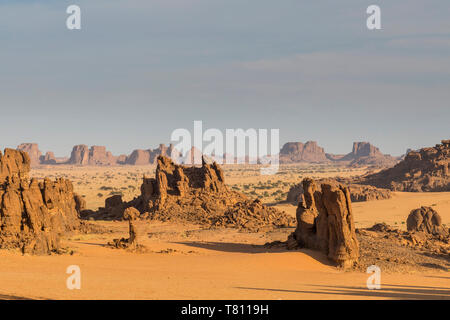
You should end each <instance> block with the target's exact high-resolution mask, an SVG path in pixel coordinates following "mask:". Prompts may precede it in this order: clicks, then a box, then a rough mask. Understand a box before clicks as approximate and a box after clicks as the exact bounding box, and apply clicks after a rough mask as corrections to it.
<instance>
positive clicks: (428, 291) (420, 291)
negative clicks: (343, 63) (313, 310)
mask: <svg viewBox="0 0 450 320" xmlns="http://www.w3.org/2000/svg"><path fill="white" fill-rule="evenodd" d="M308 286H311V287H316V288H320V289H317V290H287V289H274V288H249V287H236V288H237V289H241V290H261V291H275V292H291V293H306V294H311V299H314V298H315V297H314V295H315V294H320V295H324V294H325V295H333V296H336V295H342V296H350V297H353V298H356V297H359V298H362V299H364V298H383V299H420V300H450V289H449V288H443V287H425V286H408V285H393V284H392V285H390V284H382V286H381V289H380V290H369V289H367V288H364V287H347V286H324V285H308Z"/></svg>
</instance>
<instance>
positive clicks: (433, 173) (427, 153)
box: [361, 140, 450, 192]
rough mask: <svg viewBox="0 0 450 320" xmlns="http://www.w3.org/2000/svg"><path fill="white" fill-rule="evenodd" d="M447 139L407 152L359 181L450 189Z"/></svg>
mask: <svg viewBox="0 0 450 320" xmlns="http://www.w3.org/2000/svg"><path fill="white" fill-rule="evenodd" d="M449 166H450V140H442V143H441V144H437V145H436V146H435V147H431V148H423V149H420V150H419V151H410V152H409V153H408V154H407V155H406V157H405V159H404V160H402V161H401V162H399V163H398V164H396V165H395V166H394V167H393V168H389V169H386V170H383V171H380V172H378V173H375V174H371V175H368V176H366V177H363V178H362V181H361V182H362V183H365V184H369V185H373V186H375V187H379V188H387V189H390V190H393V191H408V192H422V191H435V192H438V191H450V174H449V172H450V170H449Z"/></svg>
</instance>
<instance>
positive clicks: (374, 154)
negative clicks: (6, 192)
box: [17, 141, 401, 167]
mask: <svg viewBox="0 0 450 320" xmlns="http://www.w3.org/2000/svg"><path fill="white" fill-rule="evenodd" d="M17 150H20V151H24V152H26V153H27V154H28V155H29V157H30V161H31V166H32V167H36V166H39V165H56V164H68V165H77V166H113V165H138V166H145V165H156V162H157V158H158V157H159V156H165V157H169V158H171V159H174V160H176V162H177V163H178V164H195V160H196V159H197V160H196V161H197V162H198V163H197V164H200V162H201V160H200V159H202V157H205V158H206V159H207V162H213V161H216V162H219V163H223V164H232V163H245V164H249V163H255V164H256V163H258V164H264V163H267V161H266V160H267V159H265V158H264V157H262V158H250V157H249V156H244V157H242V158H239V157H237V156H235V155H231V154H225V155H211V156H206V155H204V154H202V152H201V150H199V149H198V148H196V147H192V148H191V150H189V151H188V152H186V153H185V154H183V155H182V154H181V153H180V151H178V150H176V149H175V147H174V146H173V145H172V144H170V145H169V146H167V145H165V144H160V145H159V146H158V147H157V148H155V149H136V150H133V152H131V154H130V155H120V156H114V155H113V154H112V153H111V152H109V151H108V150H107V149H106V147H105V146H91V147H89V146H87V145H85V144H80V145H76V146H74V147H73V149H72V152H71V154H70V157H68V158H57V157H55V155H54V153H53V152H51V151H48V152H47V153H45V155H42V152H41V151H40V150H39V147H38V145H37V144H36V143H23V144H21V145H19V146H18V147H17ZM279 157H280V159H279V160H280V163H281V164H289V163H340V164H342V165H349V166H369V167H392V166H394V165H395V164H396V163H398V161H399V160H400V159H401V158H395V157H392V156H390V155H385V154H383V153H382V152H381V151H380V150H379V149H378V148H377V147H375V146H373V145H371V144H370V143H369V142H354V143H353V149H352V152H350V153H348V154H342V155H336V154H331V153H326V152H325V150H324V148H322V147H320V146H319V145H318V144H317V142H316V141H307V142H306V143H302V142H288V143H286V144H284V145H283V147H282V148H281V150H280V153H279Z"/></svg>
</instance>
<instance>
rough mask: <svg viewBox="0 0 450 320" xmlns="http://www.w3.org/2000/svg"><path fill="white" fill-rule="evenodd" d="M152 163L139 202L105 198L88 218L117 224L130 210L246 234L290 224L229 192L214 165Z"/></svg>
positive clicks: (274, 212)
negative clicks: (152, 172) (151, 175)
mask: <svg viewBox="0 0 450 320" xmlns="http://www.w3.org/2000/svg"><path fill="white" fill-rule="evenodd" d="M157 162H158V166H157V168H156V174H155V178H147V177H144V179H143V183H142V186H141V195H140V196H139V197H137V198H135V199H134V200H132V201H130V202H122V199H121V198H120V199H119V198H118V197H116V198H109V199H107V200H106V203H105V208H101V209H100V210H99V212H97V213H96V214H94V215H92V217H94V218H97V219H109V220H110V219H122V218H123V213H124V210H125V209H126V208H129V207H135V208H136V209H138V210H139V212H140V213H141V214H140V218H141V219H152V220H159V221H183V222H190V223H194V224H205V225H211V224H215V225H217V226H226V227H236V228H242V229H247V230H250V231H252V230H255V229H258V228H260V227H261V226H262V224H264V225H267V226H268V227H281V226H287V225H294V223H295V220H294V219H293V218H290V217H287V216H286V215H285V214H283V213H282V212H279V211H278V210H276V209H272V208H268V207H267V206H265V205H263V204H261V203H260V202H258V201H256V202H255V201H252V200H250V199H248V198H247V197H246V196H245V195H244V194H241V193H238V192H235V191H232V190H229V189H228V187H227V186H226V184H225V181H224V174H223V171H222V169H221V168H220V167H219V165H217V164H216V163H213V164H207V163H205V162H203V164H202V166H201V167H196V166H183V165H177V164H175V163H174V162H173V161H172V160H171V159H170V158H167V157H164V156H159V157H158V160H157ZM233 214H234V216H233ZM234 217H240V218H239V219H234ZM233 219H234V220H233ZM257 220H258V221H257ZM232 221H234V222H232ZM261 221H262V223H260V222H261Z"/></svg>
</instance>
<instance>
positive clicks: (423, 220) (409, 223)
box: [406, 207, 448, 236]
mask: <svg viewBox="0 0 450 320" xmlns="http://www.w3.org/2000/svg"><path fill="white" fill-rule="evenodd" d="M406 227H407V229H408V231H421V232H425V233H429V234H431V235H434V236H447V235H448V230H447V229H446V228H445V227H444V226H443V225H442V218H441V216H440V215H439V214H438V213H437V212H436V211H435V210H434V209H433V208H431V207H421V208H419V209H414V210H412V211H411V213H410V214H409V216H408V219H407V220H406Z"/></svg>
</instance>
